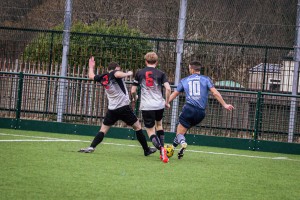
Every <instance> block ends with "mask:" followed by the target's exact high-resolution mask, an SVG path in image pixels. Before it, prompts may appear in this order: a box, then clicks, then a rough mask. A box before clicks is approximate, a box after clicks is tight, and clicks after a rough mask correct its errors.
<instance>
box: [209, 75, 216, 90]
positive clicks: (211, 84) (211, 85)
mask: <svg viewBox="0 0 300 200" xmlns="http://www.w3.org/2000/svg"><path fill="white" fill-rule="evenodd" d="M207 87H208V89H210V88H213V87H215V86H214V84H213V82H212V80H211V79H210V78H209V77H208V78H207Z"/></svg>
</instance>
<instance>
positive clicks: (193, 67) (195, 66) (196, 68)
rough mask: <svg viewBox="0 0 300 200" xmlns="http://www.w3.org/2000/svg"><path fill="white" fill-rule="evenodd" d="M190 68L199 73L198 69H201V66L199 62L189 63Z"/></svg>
mask: <svg viewBox="0 0 300 200" xmlns="http://www.w3.org/2000/svg"><path fill="white" fill-rule="evenodd" d="M190 66H191V68H192V69H194V70H196V71H200V69H201V68H202V64H201V63H200V62H199V61H196V60H195V61H191V62H190Z"/></svg>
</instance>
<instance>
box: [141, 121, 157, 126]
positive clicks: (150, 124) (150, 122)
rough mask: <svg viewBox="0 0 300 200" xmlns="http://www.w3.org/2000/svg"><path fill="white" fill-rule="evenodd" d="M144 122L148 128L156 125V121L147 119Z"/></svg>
mask: <svg viewBox="0 0 300 200" xmlns="http://www.w3.org/2000/svg"><path fill="white" fill-rule="evenodd" d="M144 124H145V127H146V128H153V127H154V125H155V122H153V121H145V122H144Z"/></svg>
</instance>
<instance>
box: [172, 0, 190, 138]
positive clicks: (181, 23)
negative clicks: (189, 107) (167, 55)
mask: <svg viewBox="0 0 300 200" xmlns="http://www.w3.org/2000/svg"><path fill="white" fill-rule="evenodd" d="M186 10H187V0H181V1H180V10H179V19H178V33H177V43H176V71H175V85H176V86H177V85H178V83H179V81H180V75H181V61H182V54H183V45H184V36H185V21H186ZM178 107H179V98H178V97H177V98H175V99H174V101H173V105H172V116H174V117H172V118H171V132H176V116H177V115H178Z"/></svg>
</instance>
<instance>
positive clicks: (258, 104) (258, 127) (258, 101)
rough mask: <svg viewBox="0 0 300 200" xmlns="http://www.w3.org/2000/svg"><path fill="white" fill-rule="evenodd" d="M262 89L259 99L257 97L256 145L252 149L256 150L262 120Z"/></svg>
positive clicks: (254, 139)
mask: <svg viewBox="0 0 300 200" xmlns="http://www.w3.org/2000/svg"><path fill="white" fill-rule="evenodd" d="M261 98H262V95H261V91H259V92H258V93H257V99H256V110H255V123H254V135H253V142H254V145H253V147H252V150H253V151H255V150H256V145H257V139H258V133H259V131H260V128H261V126H260V121H261Z"/></svg>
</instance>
